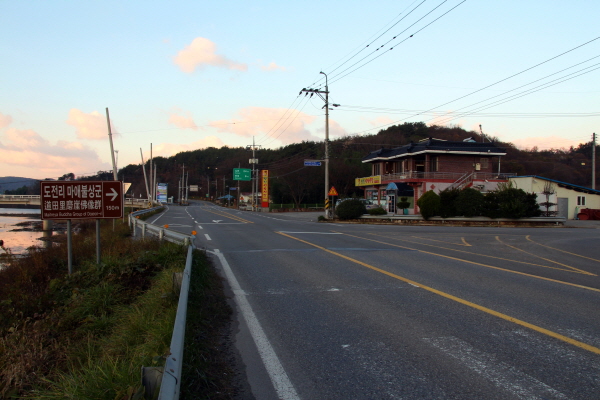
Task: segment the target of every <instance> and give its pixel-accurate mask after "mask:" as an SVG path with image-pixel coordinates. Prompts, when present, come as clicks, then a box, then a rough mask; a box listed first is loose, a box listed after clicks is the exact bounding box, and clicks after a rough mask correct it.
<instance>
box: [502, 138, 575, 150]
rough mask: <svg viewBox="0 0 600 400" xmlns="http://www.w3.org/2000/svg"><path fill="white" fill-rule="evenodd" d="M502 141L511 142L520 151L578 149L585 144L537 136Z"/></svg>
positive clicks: (565, 139) (571, 140)
mask: <svg viewBox="0 0 600 400" xmlns="http://www.w3.org/2000/svg"><path fill="white" fill-rule="evenodd" d="M501 140H502V141H507V142H511V143H512V144H514V145H515V146H516V147H518V148H519V149H532V148H534V147H537V148H538V149H539V150H548V149H563V148H567V149H568V148H569V147H571V146H573V147H577V146H579V144H580V143H584V142H585V141H584V140H573V139H567V138H564V137H560V136H537V137H527V138H522V139H515V140H509V139H504V138H501Z"/></svg>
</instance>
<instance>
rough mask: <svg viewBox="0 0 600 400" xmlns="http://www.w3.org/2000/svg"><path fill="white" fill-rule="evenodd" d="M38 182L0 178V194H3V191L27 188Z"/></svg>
mask: <svg viewBox="0 0 600 400" xmlns="http://www.w3.org/2000/svg"><path fill="white" fill-rule="evenodd" d="M38 181H39V179H32V178H23V177H19V176H4V177H0V194H4V191H5V190H15V189H19V188H21V187H23V186H29V185H31V184H32V183H36V182H38Z"/></svg>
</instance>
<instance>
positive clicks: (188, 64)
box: [173, 37, 248, 74]
mask: <svg viewBox="0 0 600 400" xmlns="http://www.w3.org/2000/svg"><path fill="white" fill-rule="evenodd" d="M173 62H174V63H175V64H176V65H177V66H179V68H180V69H181V70H182V71H183V72H187V73H189V74H191V73H192V72H194V71H195V70H196V68H198V69H202V68H204V67H205V66H207V65H210V66H213V67H219V68H226V69H233V70H238V71H247V70H248V66H247V65H246V64H242V63H238V62H235V61H232V60H230V59H228V58H227V57H225V56H222V55H220V54H217V45H216V44H215V43H214V42H212V41H210V40H209V39H206V38H202V37H197V38H196V39H194V40H193V41H192V43H191V44H190V45H189V46H187V47H186V48H185V49H183V50H181V51H179V53H177V56H175V58H174V59H173Z"/></svg>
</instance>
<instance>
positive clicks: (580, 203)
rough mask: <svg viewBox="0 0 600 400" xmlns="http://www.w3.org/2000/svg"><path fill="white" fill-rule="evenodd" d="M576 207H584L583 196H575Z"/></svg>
mask: <svg viewBox="0 0 600 400" xmlns="http://www.w3.org/2000/svg"><path fill="white" fill-rule="evenodd" d="M577 205H578V206H585V196H577Z"/></svg>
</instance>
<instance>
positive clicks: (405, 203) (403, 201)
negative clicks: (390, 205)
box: [397, 197, 410, 210]
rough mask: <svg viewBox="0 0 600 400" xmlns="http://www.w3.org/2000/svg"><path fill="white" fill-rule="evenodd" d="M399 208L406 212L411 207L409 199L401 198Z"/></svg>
mask: <svg viewBox="0 0 600 400" xmlns="http://www.w3.org/2000/svg"><path fill="white" fill-rule="evenodd" d="M397 206H398V208H399V209H401V210H406V209H407V208H408V207H410V201H408V198H407V197H400V201H399V202H398V204H397Z"/></svg>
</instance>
